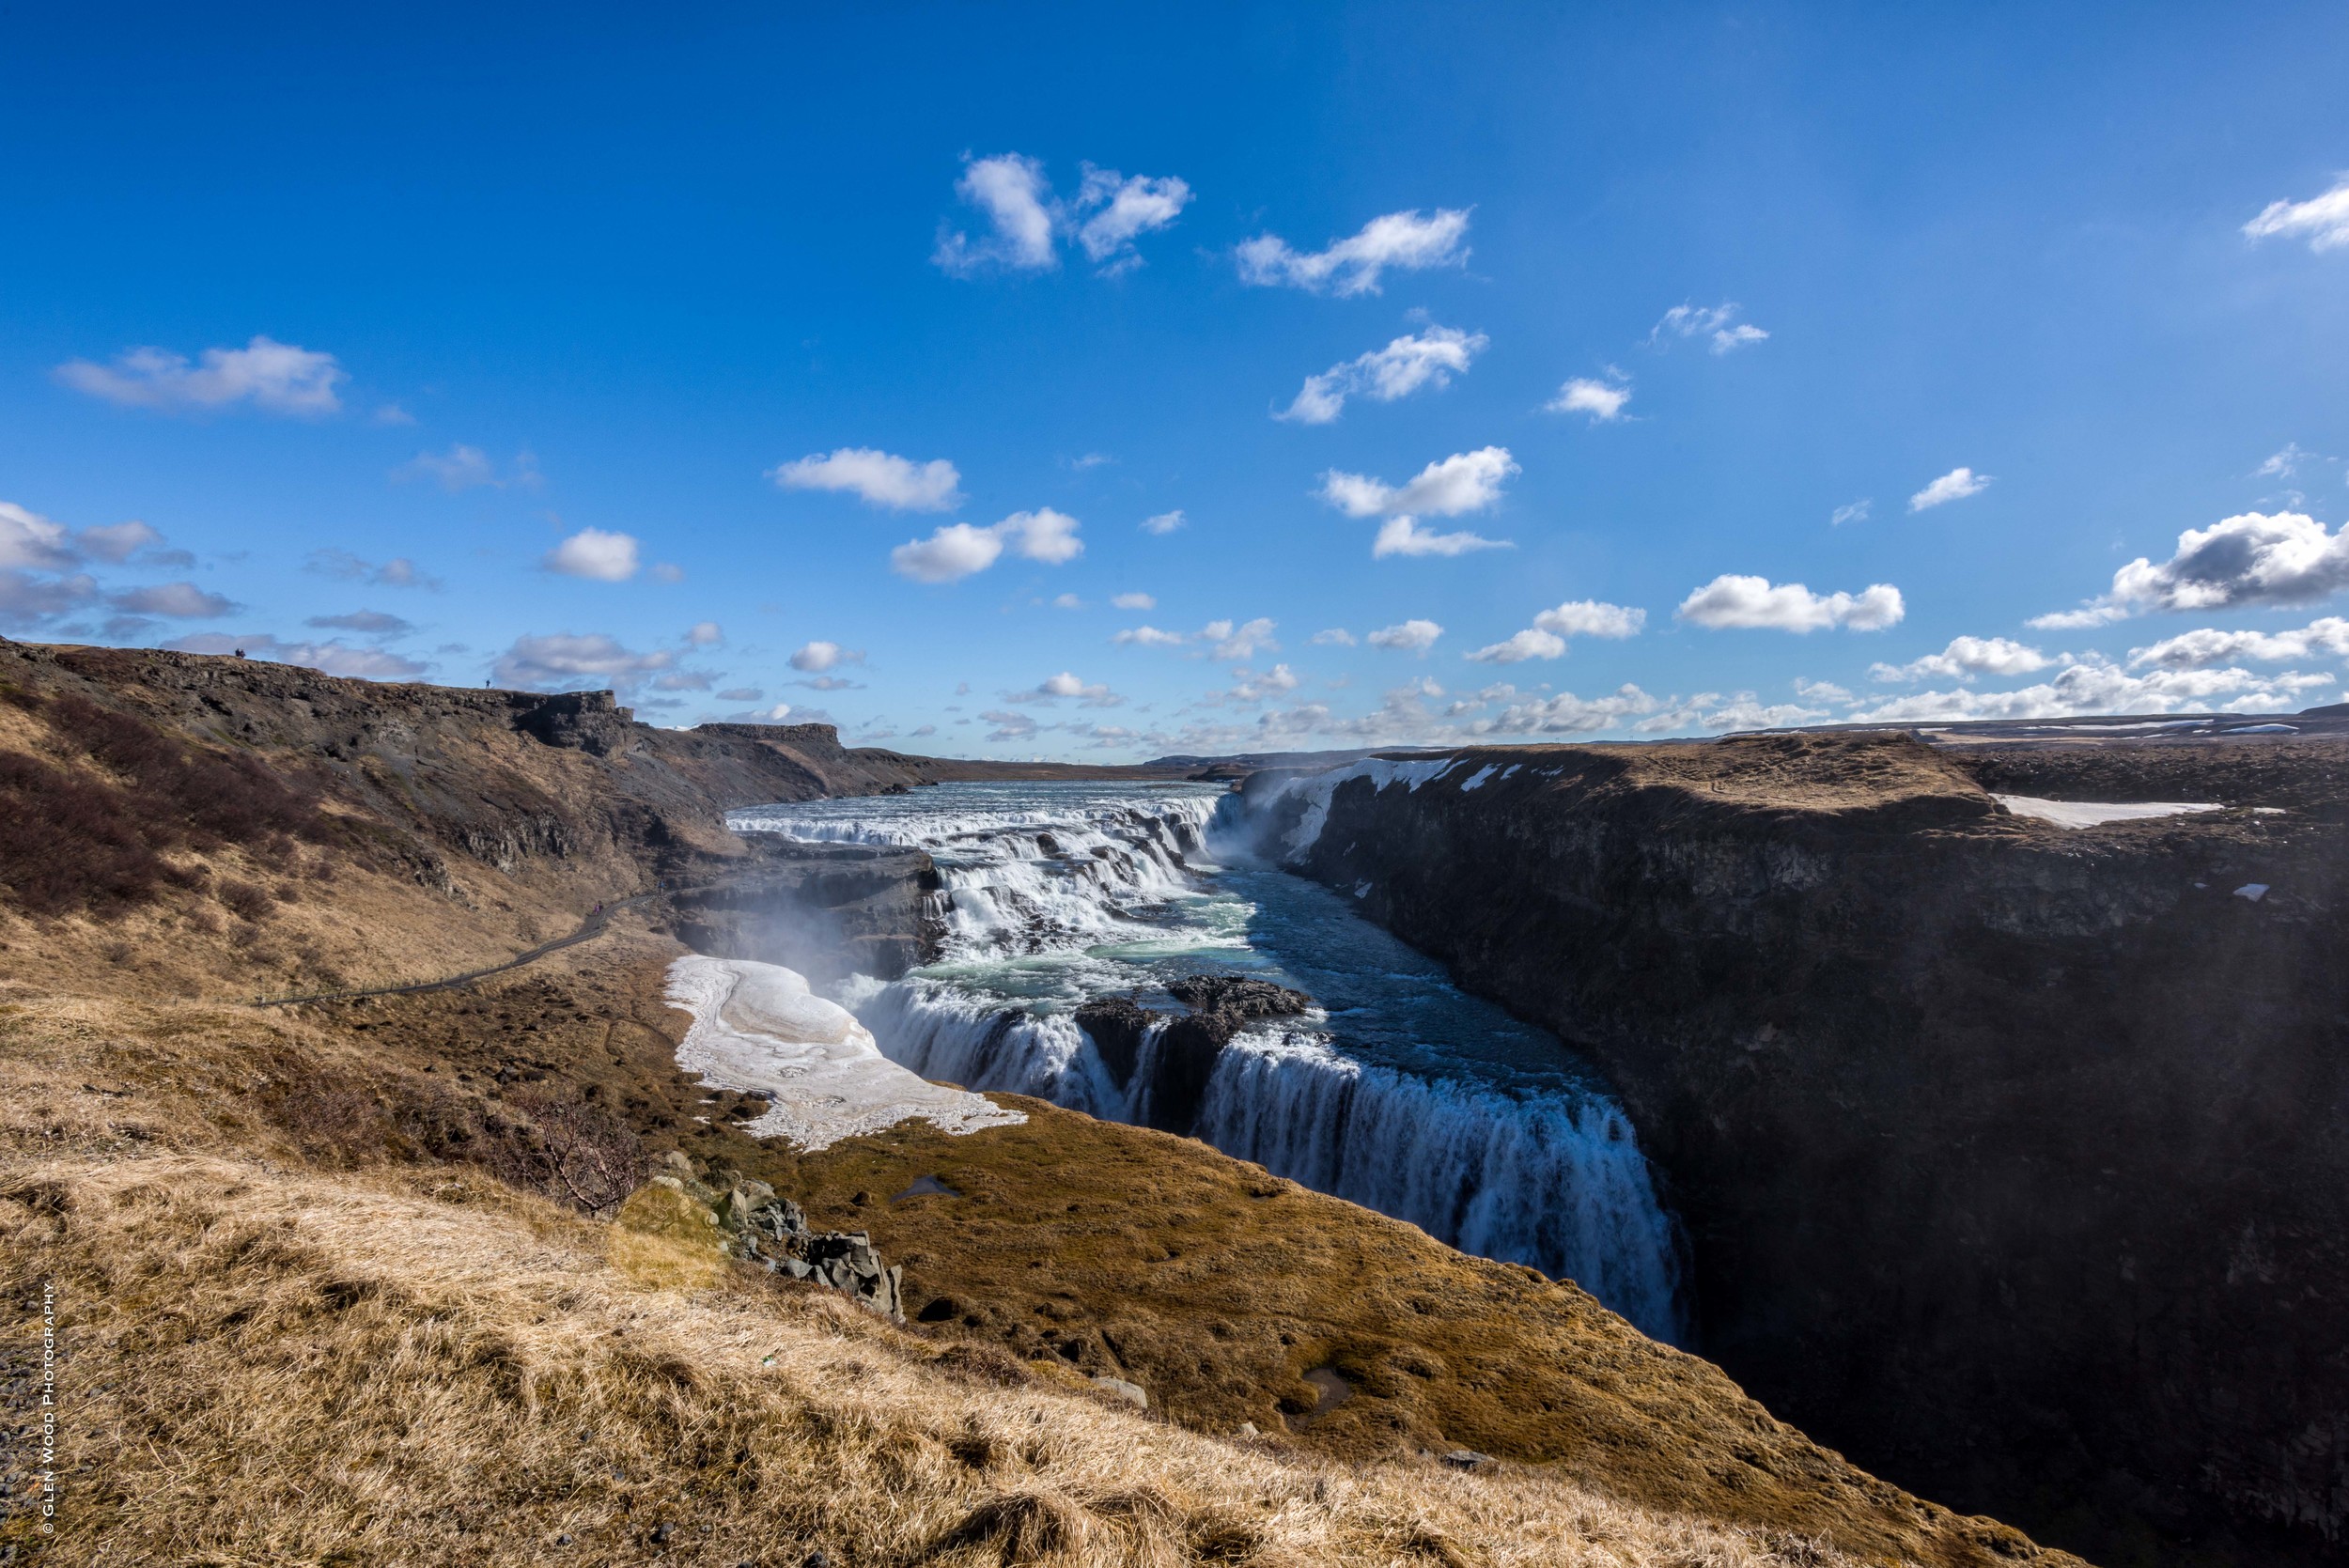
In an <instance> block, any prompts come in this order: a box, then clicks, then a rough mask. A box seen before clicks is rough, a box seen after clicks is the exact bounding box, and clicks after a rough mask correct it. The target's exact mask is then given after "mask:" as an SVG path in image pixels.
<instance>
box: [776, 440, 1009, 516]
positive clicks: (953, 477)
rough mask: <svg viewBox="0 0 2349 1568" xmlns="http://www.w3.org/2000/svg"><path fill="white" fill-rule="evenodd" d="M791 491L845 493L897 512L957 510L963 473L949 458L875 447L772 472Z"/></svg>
mask: <svg viewBox="0 0 2349 1568" xmlns="http://www.w3.org/2000/svg"><path fill="white" fill-rule="evenodd" d="M767 477H769V478H770V479H772V480H773V481H774V482H775V483H776V484H777V485H779V486H781V487H782V488H783V489H790V490H845V491H847V492H848V493H849V494H851V495H854V496H856V497H858V498H859V499H861V500H862V501H863V502H864V503H865V505H870V506H886V507H888V508H889V509H890V510H892V511H897V512H951V511H953V510H954V509H955V508H956V507H957V506H959V505H962V489H961V486H962V474H960V473H959V472H958V471H957V469H956V468H955V465H954V464H952V463H950V462H948V461H947V460H946V459H945V458H931V459H930V460H929V461H928V462H926V463H917V462H915V461H914V460H913V459H912V458H900V457H897V456H896V455H894V453H889V452H883V451H881V450H879V448H877V447H871V446H843V447H840V448H839V449H837V450H836V451H834V452H832V454H830V455H829V456H827V455H825V454H823V453H820V452H814V453H810V454H809V455H808V456H806V457H804V458H800V459H799V460H798V461H797V462H788V463H785V464H784V465H783V466H781V467H780V468H773V469H770V470H768V471H767Z"/></svg>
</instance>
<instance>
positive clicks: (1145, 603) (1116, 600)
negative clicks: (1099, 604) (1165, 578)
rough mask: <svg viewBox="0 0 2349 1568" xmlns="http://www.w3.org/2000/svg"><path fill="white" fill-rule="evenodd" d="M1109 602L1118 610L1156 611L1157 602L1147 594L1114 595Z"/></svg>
mask: <svg viewBox="0 0 2349 1568" xmlns="http://www.w3.org/2000/svg"><path fill="white" fill-rule="evenodd" d="M1110 602H1111V603H1112V604H1113V605H1115V606H1117V608H1118V609H1120V610H1156V609H1157V608H1158V607H1159V601H1158V600H1157V599H1155V598H1151V597H1150V596H1149V595H1148V594H1115V595H1112V596H1111V598H1110Z"/></svg>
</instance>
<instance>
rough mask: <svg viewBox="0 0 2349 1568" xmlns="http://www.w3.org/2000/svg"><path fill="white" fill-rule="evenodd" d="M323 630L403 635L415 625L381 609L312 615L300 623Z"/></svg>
mask: <svg viewBox="0 0 2349 1568" xmlns="http://www.w3.org/2000/svg"><path fill="white" fill-rule="evenodd" d="M302 624H303V625H304V626H314V627H317V628H319V629H321V630H325V631H356V632H360V633H363V634H364V635H366V636H369V637H405V636H407V635H408V634H409V633H410V632H412V631H413V630H415V627H414V626H413V625H412V623H410V622H408V621H404V620H402V619H400V617H398V616H397V615H394V614H390V613H386V612H384V611H381V610H352V611H350V612H348V613H344V614H340V615H313V616H311V617H310V618H309V619H308V620H306V621H304V622H303V623H302Z"/></svg>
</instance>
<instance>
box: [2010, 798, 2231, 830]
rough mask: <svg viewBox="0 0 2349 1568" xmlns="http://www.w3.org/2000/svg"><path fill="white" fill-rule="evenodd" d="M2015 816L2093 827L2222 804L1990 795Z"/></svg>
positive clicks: (2217, 807) (2219, 808)
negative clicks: (2052, 798) (2046, 798)
mask: <svg viewBox="0 0 2349 1568" xmlns="http://www.w3.org/2000/svg"><path fill="white" fill-rule="evenodd" d="M1990 799H1992V800H1996V801H1998V802H1999V804H2000V805H2002V806H2004V807H2005V808H2006V809H2007V810H2008V811H2010V812H2013V813H2014V814H2015V815H2017V816H2035V817H2037V818H2038V819H2039V820H2040V821H2042V822H2052V823H2054V824H2055V825H2056V826H2057V827H2059V828H2074V829H2078V828H2094V827H2100V826H2102V825H2103V824H2105V823H2107V822H2139V821H2142V820H2144V819H2145V818H2147V817H2150V816H2183V815H2186V814H2187V813H2188V812H2198V811H2225V810H2226V809H2227V808H2226V807H2225V806H2223V805H2216V804H2212V803H2210V802H2207V801H2192V800H2125V801H2123V800H2110V801H2108V800H2040V799H2038V798H2037V797H2036V796H2030V795H1993V796H1991V797H1990Z"/></svg>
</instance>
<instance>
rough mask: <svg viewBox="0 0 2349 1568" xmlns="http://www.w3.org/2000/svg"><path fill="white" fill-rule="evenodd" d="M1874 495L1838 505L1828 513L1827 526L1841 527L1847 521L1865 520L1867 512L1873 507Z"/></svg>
mask: <svg viewBox="0 0 2349 1568" xmlns="http://www.w3.org/2000/svg"><path fill="white" fill-rule="evenodd" d="M1875 504H1876V502H1875V496H1872V495H1868V496H1862V497H1860V498H1859V500H1858V501H1854V502H1851V503H1849V504H1848V505H1842V506H1838V507H1836V508H1835V510H1834V511H1832V512H1830V513H1829V514H1828V520H1827V525H1828V527H1829V528H1841V527H1843V524H1845V523H1847V522H1865V521H1867V520H1868V514H1869V513H1870V512H1871V511H1873V510H1874V509H1875Z"/></svg>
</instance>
